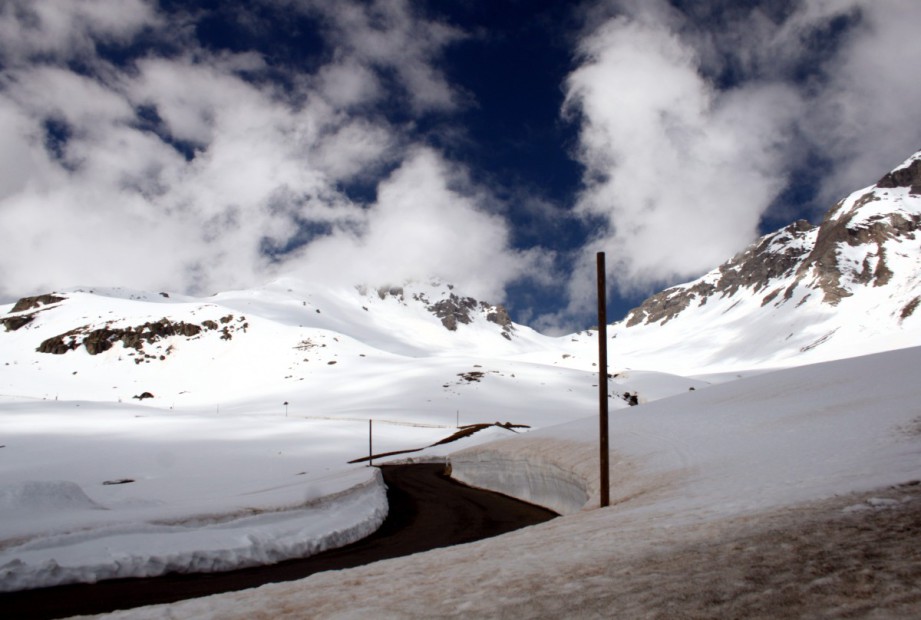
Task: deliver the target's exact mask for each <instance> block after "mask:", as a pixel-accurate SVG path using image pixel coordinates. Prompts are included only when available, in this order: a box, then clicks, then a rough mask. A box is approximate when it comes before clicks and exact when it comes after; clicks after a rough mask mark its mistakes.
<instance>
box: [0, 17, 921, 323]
mask: <svg viewBox="0 0 921 620" xmlns="http://www.w3.org/2000/svg"><path fill="white" fill-rule="evenodd" d="M918 25H921V4H919V3H917V2H916V1H914V0H808V1H807V0H763V1H760V2H758V1H752V2H731V1H728V0H711V1H694V2H689V1H685V0H672V1H671V2H669V1H666V0H611V1H608V2H598V1H596V2H582V3H580V2H563V1H558V2H552V1H538V0H531V1H526V0H520V1H519V0H508V1H505V2H492V1H490V2H487V1H485V0H440V1H435V0H430V1H417V2H408V1H401V0H391V1H383V0H378V1H376V2H374V1H358V0H343V1H337V2H333V1H330V0H252V1H250V2H239V3H234V2H217V1H205V0H198V1H182V2H179V1H167V0H162V1H160V2H156V1H154V0H81V1H77V0H75V1H73V2H53V1H50V0H6V1H4V2H0V131H2V132H3V135H4V138H5V139H4V141H3V144H2V145H0V247H2V248H3V251H2V253H0V299H7V300H8V299H13V298H16V297H19V296H22V295H26V294H31V293H37V292H42V291H47V290H49V289H53V288H61V287H69V286H81V285H90V286H93V285H95V286H104V285H108V286H129V287H133V288H141V289H155V290H173V291H183V292H189V293H196V294H208V293H212V292H216V291H219V290H226V289H230V288H241V287H250V286H257V285H259V284H262V283H265V282H267V281H269V280H271V279H272V278H274V277H276V276H278V275H287V274H290V275H295V276H299V277H303V278H306V279H310V280H315V281H318V282H321V283H327V282H328V283H330V284H337V285H338V284H348V285H353V284H365V285H371V286H379V285H384V284H397V283H399V282H402V281H404V280H406V279H419V278H429V277H439V278H441V279H443V280H446V281H449V282H452V283H454V284H455V285H456V286H457V288H458V290H460V291H464V292H466V293H467V294H470V295H472V296H475V297H478V298H480V299H484V300H490V301H493V302H503V303H505V304H506V305H507V306H508V307H509V309H510V311H511V313H512V316H513V318H514V319H515V320H517V321H519V322H522V323H527V324H530V325H532V326H535V327H537V328H538V329H541V330H543V331H547V332H551V333H561V332H565V331H569V330H576V329H581V328H584V327H587V326H589V325H591V324H593V323H594V316H593V312H594V281H593V278H594V274H593V269H594V254H595V252H597V251H599V250H603V251H605V252H606V253H607V255H608V265H609V290H610V301H609V305H610V314H611V317H612V318H613V319H616V318H619V317H620V316H622V315H623V314H624V313H625V312H626V311H627V310H628V309H629V308H630V307H632V306H634V305H636V304H637V303H638V302H639V301H641V300H642V299H643V298H644V297H645V296H646V295H648V294H650V293H653V292H656V291H657V290H660V289H661V288H663V287H665V286H667V285H670V284H674V283H678V282H683V281H687V280H690V279H693V278H694V277H697V276H699V275H701V274H703V273H704V272H706V271H708V270H709V269H712V268H713V267H715V266H717V265H718V264H720V263H721V262H723V261H724V260H726V259H728V258H730V257H731V256H732V255H733V254H734V253H736V252H737V251H739V250H741V249H743V248H744V247H745V246H746V245H747V244H748V243H750V242H751V241H752V240H753V239H754V238H755V237H756V236H757V235H758V234H760V233H764V232H768V231H770V230H774V229H776V228H778V227H780V226H783V225H785V224H786V223H788V222H790V221H793V220H794V219H797V218H801V217H805V218H807V219H811V220H813V221H817V219H818V218H820V217H821V214H822V212H823V211H824V210H825V209H827V208H828V207H829V206H831V204H833V203H834V202H835V201H836V200H837V199H839V198H841V197H842V196H843V195H845V194H847V193H849V192H850V191H852V190H855V189H858V188H860V187H862V186H865V185H868V184H870V183H872V182H874V181H875V180H876V179H877V178H878V177H880V176H881V175H882V174H883V173H884V172H886V171H888V170H889V169H891V168H892V167H894V166H896V165H897V164H899V163H900V162H901V161H902V160H904V159H905V158H907V157H908V156H909V155H911V154H912V153H913V152H914V151H915V150H917V149H918V148H921V123H919V122H918V116H919V112H918V110H921V84H919V83H918V81H917V80H915V79H914V78H913V75H912V74H911V71H910V70H906V67H914V66H918V65H919V61H921V43H919V42H917V41H916V40H917V37H916V36H915V34H914V33H915V31H916V30H917V27H918Z"/></svg>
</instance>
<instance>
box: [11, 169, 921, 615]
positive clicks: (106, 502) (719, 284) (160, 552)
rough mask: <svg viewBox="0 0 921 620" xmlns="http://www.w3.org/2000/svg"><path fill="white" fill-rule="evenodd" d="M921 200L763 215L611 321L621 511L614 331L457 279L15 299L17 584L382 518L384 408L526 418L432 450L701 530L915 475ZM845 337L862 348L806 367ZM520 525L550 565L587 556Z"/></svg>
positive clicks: (897, 173)
mask: <svg viewBox="0 0 921 620" xmlns="http://www.w3.org/2000/svg"><path fill="white" fill-rule="evenodd" d="M919 196H921V157H919V156H917V155H916V156H915V157H913V158H912V159H910V160H909V161H907V162H906V163H905V164H904V165H903V166H901V167H899V168H897V169H896V170H894V171H893V172H892V173H890V174H888V175H886V177H884V178H883V179H881V180H880V182H879V183H877V184H876V185H874V186H872V187H870V188H867V189H865V190H861V192H857V193H855V194H854V195H852V196H851V197H849V198H847V199H845V200H844V201H842V202H841V203H839V204H838V205H836V206H835V207H834V208H833V209H832V210H831V211H830V212H829V214H828V216H827V217H826V219H825V221H824V222H823V223H822V225H821V226H819V227H817V228H816V227H812V226H810V225H808V224H805V223H797V224H795V225H791V226H790V227H787V228H785V229H783V230H781V231H778V232H776V233H774V234H772V235H768V236H766V237H764V238H762V239H761V240H759V241H758V242H756V243H755V244H754V245H753V246H752V247H751V248H749V250H747V251H746V252H743V253H741V254H740V255H739V256H737V257H735V258H733V259H732V260H731V261H729V262H728V263H726V264H725V265H723V266H721V267H720V268H718V269H716V270H714V271H713V272H711V273H710V274H707V275H706V276H704V277H703V278H701V279H699V280H697V281H695V282H692V283H688V284H686V285H682V286H679V287H675V288H673V289H669V290H668V291H663V292H662V293H660V294H658V295H656V296H653V297H652V298H650V300H647V302H645V303H644V304H643V305H642V306H640V307H639V308H638V309H637V310H635V311H634V312H633V313H632V314H631V315H630V316H628V317H627V319H626V320H625V321H623V322H621V323H619V324H616V325H614V326H612V328H611V330H610V332H609V333H610V338H611V342H610V343H609V346H608V350H609V354H610V358H611V359H610V372H611V377H610V379H609V393H610V398H611V405H612V409H613V414H614V419H613V423H612V449H613V450H614V452H615V455H616V457H617V458H616V459H615V461H614V464H613V470H612V480H613V481H614V482H615V491H614V493H613V496H614V497H615V499H616V502H617V506H616V507H615V509H612V510H611V511H586V508H591V507H592V506H593V502H597V494H598V490H597V478H596V476H597V474H596V473H595V469H596V468H597V454H596V451H595V448H594V442H595V438H594V432H595V431H594V425H595V422H594V420H593V418H591V417H589V416H591V415H592V414H593V412H594V411H595V408H596V403H595V399H596V395H597V381H598V377H597V374H596V369H597V365H596V347H597V332H592V331H588V332H580V333H576V334H571V335H568V336H565V337H561V338H549V337H545V336H542V335H541V334H538V333H536V332H534V331H533V330H530V329H528V328H527V327H524V326H521V325H515V324H514V323H512V322H511V321H510V320H509V319H508V315H507V314H506V313H505V311H504V309H502V308H501V306H494V305H491V304H488V303H483V302H479V301H476V300H473V299H469V298H466V297H464V296H463V295H462V294H461V293H460V292H458V291H454V290H453V287H451V286H450V285H448V284H443V283H438V282H434V283H429V284H419V283H415V284H412V283H407V284H403V285H402V286H385V287H382V288H369V287H355V288H348V289H328V288H317V287H314V286H312V285H310V284H309V283H304V282H299V281H297V280H294V279H289V278H283V279H280V280H278V281H276V282H273V283H271V284H269V285H267V286H265V287H262V288H260V289H254V290H245V291H233V292H226V293H220V294H218V295H214V296H212V297H208V298H192V297H186V296H181V295H175V294H167V293H149V292H141V291H128V290H121V289H92V290H87V289H74V290H69V291H62V292H56V293H54V294H53V295H49V296H44V297H40V298H30V299H24V300H22V301H21V302H20V303H17V304H15V305H12V304H11V305H8V306H5V307H0V323H2V325H3V330H2V331H0V363H2V367H0V371H2V372H0V517H2V518H0V589H4V590H12V589H18V588H25V587H37V586H42V585H51V584H56V583H66V582H71V581H93V580H96V579H101V578H108V577H113V576H129V575H150V574H160V573H162V572H165V571H170V570H179V571H188V570H223V569H226V568H233V567H237V566H245V565H250V564H253V563H258V562H266V561H275V560H277V559H281V558H284V557H290V556H291V555H293V554H301V553H312V552H314V551H316V550H319V549H321V548H325V547H328V546H334V545H338V544H343V543H345V542H348V541H350V540H353V539H354V538H356V537H358V536H362V535H365V534H367V533H369V532H370V531H373V529H374V528H375V527H377V525H378V524H379V523H380V521H381V519H382V518H383V515H384V511H385V507H384V506H383V504H382V497H383V493H382V488H381V483H380V478H379V477H378V476H376V475H375V474H374V473H373V470H371V469H368V468H366V467H362V466H360V465H350V464H349V463H348V462H349V461H351V460H354V459H356V458H359V457H362V456H365V455H366V454H367V452H368V430H369V426H368V421H369V420H373V429H374V430H373V438H372V439H373V442H374V451H375V452H378V453H383V452H392V451H399V450H409V449H417V448H424V447H426V446H431V445H432V444H434V443H436V442H437V441H439V440H441V439H442V438H444V437H446V436H448V435H450V434H452V433H453V431H454V429H455V427H456V426H457V425H463V424H470V423H478V422H493V421H509V422H512V423H515V424H524V425H529V426H530V427H532V428H533V429H535V430H533V431H532V432H529V433H526V434H525V435H524V436H522V437H515V438H514V440H509V441H500V442H493V443H490V444H488V445H481V444H486V442H487V441H488V440H494V439H496V436H497V434H499V433H504V434H506V435H508V436H509V437H511V436H512V434H511V432H510V431H505V430H500V429H498V428H493V430H491V431H489V432H488V433H483V434H478V435H474V436H472V437H470V438H467V439H465V440H463V441H462V442H460V443H458V444H449V445H447V446H444V445H443V446H439V447H437V448H427V449H425V450H423V451H422V452H414V453H413V458H435V457H437V458H443V457H444V455H445V454H446V453H448V452H451V451H455V453H454V454H453V455H452V456H451V460H452V464H453V467H454V471H455V472H456V476H458V477H459V478H461V479H463V480H466V481H468V482H470V483H472V484H477V485H480V486H485V487H488V488H494V489H497V490H500V491H502V492H505V493H508V494H510V495H516V496H519V497H522V498H525V499H528V500H530V501H534V502H538V503H542V504H544V505H547V506H550V507H552V508H554V509H555V510H557V511H559V512H561V513H563V514H566V515H570V516H571V517H572V518H574V519H576V520H575V521H573V522H571V523H573V525H560V526H548V527H560V528H561V529H566V528H574V529H578V528H579V527H581V526H579V525H578V524H579V523H582V522H583V521H582V519H583V517H582V515H585V514H589V513H600V514H599V515H595V516H592V517H591V518H590V519H588V520H589V521H592V522H593V523H594V524H595V525H594V526H595V527H597V526H599V525H604V524H605V523H607V522H605V521H604V520H605V519H606V518H607V517H605V516H604V515H608V514H616V515H617V516H616V523H617V524H618V526H617V527H620V525H619V524H621V523H622V521H621V519H624V518H627V519H628V520H630V519H632V520H634V521H635V522H636V523H641V522H645V521H644V520H647V519H652V520H653V521H655V522H659V521H661V522H662V523H664V524H665V526H666V527H676V528H677V527H685V526H693V524H694V523H709V522H711V521H714V520H725V519H731V518H738V517H739V515H747V514H763V513H764V512H765V511H770V510H775V509H777V508H778V507H782V506H787V505H790V504H795V503H797V502H804V501H810V500H815V499H816V498H821V497H827V496H829V495H831V494H835V493H843V492H852V491H860V490H866V489H870V488H875V487H876V486H879V485H886V484H891V483H894V482H900V481H905V480H906V479H908V478H911V477H916V476H918V472H917V463H918V462H919V461H921V459H918V456H919V455H918V448H917V437H918V435H919V432H918V430H917V429H918V427H919V422H918V419H919V414H918V410H917V408H916V407H915V405H914V404H913V403H914V401H917V396H918V393H917V391H916V390H915V389H914V388H913V387H912V377H911V376H910V369H911V368H913V367H914V365H915V364H916V363H917V361H918V360H917V357H918V352H917V349H914V348H911V347H917V346H918V345H921V318H919V316H918V315H916V314H915V312H914V310H915V308H916V307H917V305H919V301H921V290H919V279H918V275H917V274H918V273H919V272H921V270H919V260H921V259H919V257H921V248H919V247H918V244H919V243H921V237H919V236H918V235H916V234H915V231H916V230H917V229H918V228H919V226H921V197H919ZM889 350H892V352H890V353H886V354H884V355H880V356H875V357H866V354H867V353H872V352H876V351H889ZM839 358H853V359H852V360H850V361H847V360H845V361H840V362H834V363H829V364H814V363H815V362H824V361H827V360H835V359H839ZM810 364H813V365H810ZM782 367H798V368H797V369H796V370H784V371H775V370H776V369H777V368H782ZM628 402H637V403H639V404H640V405H641V406H640V407H638V408H630V407H629V406H628ZM465 447H466V448H470V449H469V450H466V451H463V450H462V448H465ZM308 515H309V516H308ZM305 518H306V519H307V520H308V521H309V525H308V526H306V527H302V526H301V522H302V521H304V520H305ZM564 521H565V520H564ZM567 523H569V522H567ZM605 527H608V529H611V530H613V529H616V528H614V524H613V522H611V523H607V525H606V526H605ZM617 531H619V532H622V531H625V530H617ZM521 536H522V537H524V542H523V543H522V544H524V545H525V546H526V547H528V548H531V547H530V546H534V548H535V550H534V551H533V552H531V553H533V555H534V557H535V558H537V559H538V560H540V562H541V564H543V563H546V564H547V565H548V566H551V567H552V566H553V562H554V561H559V562H563V563H566V562H571V560H572V558H568V559H566V558H557V560H554V559H553V558H552V557H550V555H548V554H551V551H548V552H547V553H546V554H544V553H542V552H539V551H537V550H536V548H537V544H536V543H534V544H533V545H532V542H529V541H528V539H527V534H521ZM592 536H593V535H590V536H589V538H590V539H592ZM617 536H620V534H618V535H617ZM617 536H615V537H614V538H617ZM621 542H623V541H621ZM497 544H500V543H497ZM501 544H505V543H501ZM561 544H562V543H561ZM605 549H608V551H610V550H611V547H605V546H604V545H603V544H600V542H599V544H598V550H599V552H600V553H602V554H603V553H606V552H605V551H604V550H605ZM452 553H453V552H452ZM456 553H458V554H461V555H462V554H463V551H462V550H461V551H457V552H456ZM556 553H557V554H558V555H560V556H565V553H564V550H562V549H560V548H558V549H557V550H556ZM426 557H428V556H426ZM433 557H435V556H433ZM426 561H428V560H422V562H423V564H424V563H425V562H426ZM433 561H434V562H436V564H437V560H433ZM487 563H488V562H487ZM567 566H568V565H567ZM559 567H560V568H561V569H564V568H566V567H565V566H563V565H562V564H561V565H559ZM369 570H373V569H369ZM510 575H511V577H510V578H513V579H514V578H515V574H514V573H510ZM319 579H321V580H322V579H323V578H319ZM558 594H559V595H560V596H563V595H564V594H565V593H563V592H558ZM423 598H424V597H423ZM235 600H237V599H235ZM467 602H468V603H470V604H471V605H472V607H470V608H469V609H475V608H477V604H479V602H474V601H472V600H468V601H467ZM465 604H466V603H465ZM420 609H421V608H420ZM463 609H464V610H466V609H467V607H464V608H463ZM210 613H211V611H209V612H208V614H210ZM206 615H207V614H206ZM474 615H475V614H474Z"/></svg>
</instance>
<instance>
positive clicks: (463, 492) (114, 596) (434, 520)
mask: <svg viewBox="0 0 921 620" xmlns="http://www.w3.org/2000/svg"><path fill="white" fill-rule="evenodd" d="M381 471H382V472H383V474H384V480H385V481H386V482H387V487H388V490H387V499H388V501H389V503H390V512H389V514H388V516H387V519H386V520H385V521H384V524H383V525H382V526H381V528H380V529H379V530H378V531H377V532H375V533H374V534H372V535H371V536H369V537H368V538H365V539H364V540H360V541H358V542H356V543H353V544H351V545H348V546H346V547H340V548H339V549H333V550H331V551H326V552H324V553H320V554H318V555H314V556H311V557H309V558H304V559H300V560H288V561H286V562H281V563H279V564H273V565H270V566H259V567H253V568H246V569H241V570H236V571H229V572H224V573H204V574H194V575H180V574H170V575H165V576H163V577H154V578H149V579H116V580H112V581H103V582H100V583H96V584H78V585H70V586H58V587H55V588H42V589H39V590H26V591H22V592H12V593H7V594H0V616H2V617H4V618H17V619H20V620H32V619H36V620H38V619H45V618H63V617H67V616H72V615H78V614H98V613H103V612H108V611H114V610H116V609H128V608H131V607H140V606H142V605H153V604H156V603H172V602H174V601H179V600H182V599H187V598H194V597H198V596H206V595H209V594H217V593H219V592H228V591H231V590H242V589H245V588H253V587H256V586H260V585H262V584H265V583H271V582H277V581H291V580H293V579H301V578H303V577H306V576H308V575H312V574H313V573H318V572H320V571H325V570H338V569H343V568H351V567H353V566H360V565H362V564H368V563H370V562H375V561H377V560H384V559H387V558H394V557H398V556H402V555H409V554H412V553H418V552H420V551H427V550H429V549H435V548H437V547H447V546H450V545H457V544H461V543H465V542H471V541H474V540H480V539H481V538H489V537H490V536H497V535H499V534H503V533H505V532H510V531H512V530H516V529H518V528H521V527H524V526H526V525H533V524H535V523H541V522H543V521H547V520H549V519H552V518H553V517H555V516H556V514H555V513H553V512H550V511H549V510H545V509H543V508H540V507H538V506H534V505H532V504H527V503H524V502H520V501H518V500H515V499H512V498H509V497H506V496H504V495H499V494H497V493H490V492H489V491H483V490H480V489H474V488H472V487H468V486H465V485H462V484H460V483H458V482H456V481H454V480H452V479H451V478H449V477H448V476H446V475H445V474H444V465H439V464H424V465H385V466H383V467H382V468H381Z"/></svg>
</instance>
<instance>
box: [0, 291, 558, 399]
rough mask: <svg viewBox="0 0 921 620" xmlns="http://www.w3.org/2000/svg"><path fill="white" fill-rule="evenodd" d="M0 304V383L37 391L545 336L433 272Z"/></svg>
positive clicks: (123, 385)
mask: <svg viewBox="0 0 921 620" xmlns="http://www.w3.org/2000/svg"><path fill="white" fill-rule="evenodd" d="M0 310H6V312H5V313H4V314H2V315H0V323H2V324H3V326H4V328H5V329H3V330H0V351H2V352H3V361H4V364H5V367H4V372H3V374H2V378H0V393H4V394H15V395H21V396H31V397H44V398H55V397H59V398H65V397H66V398H86V399H91V400H112V399H122V400H127V399H130V398H132V397H135V396H138V397H140V396H142V395H143V394H144V393H147V394H150V395H152V396H153V397H154V398H156V399H158V400H159V402H161V403H162V402H164V401H165V400H168V401H169V402H170V403H179V402H185V403H192V402H196V403H197V402H202V401H204V402H220V401H221V400H227V399H228V398H236V397H238V396H239V397H243V396H245V395H246V394H251V393H253V392H254V391H255V392H259V393H265V392H267V391H275V392H277V393H278V394H280V395H282V394H291V393H292V392H295V391H299V389H300V388H299V386H298V384H299V383H301V382H306V384H307V385H310V384H315V387H320V386H328V384H329V382H330V381H331V380H345V379H346V377H348V378H349V380H350V381H356V380H360V379H361V378H362V377H363V376H364V375H365V374H366V373H365V370H366V369H367V368H368V367H373V368H374V369H375V370H373V371H371V374H378V373H379V370H378V366H376V365H375V364H374V363H370V364H369V363H368V362H369V361H370V360H376V363H377V364H384V365H385V366H388V367H390V368H391V369H392V371H393V373H392V374H393V375H394V377H397V376H398V375H399V370H400V369H405V368H406V364H407V363H409V364H410V365H413V364H414V360H417V359H418V358H429V357H435V358H438V357H441V358H444V357H451V356H452V355H458V354H460V353H461V352H462V353H463V355H464V356H468V357H473V358H490V357H496V356H502V355H507V354H512V353H518V352H521V351H522V350H526V349H527V348H528V347H529V346H531V345H533V344H534V343H535V342H536V341H540V340H544V339H543V337H542V336H540V335H539V334H537V333H536V332H534V331H533V330H530V329H529V328H527V327H524V326H520V325H515V324H513V323H512V322H511V320H510V319H509V316H508V313H507V312H506V311H505V309H504V308H503V307H502V306H495V305H491V304H487V303H485V302H479V301H476V300H474V299H472V298H469V297H464V296H461V295H458V294H457V293H456V292H455V291H454V290H453V287H452V286H451V285H448V284H440V283H434V284H425V285H420V284H407V285H405V286H400V287H397V286H388V287H384V288H379V289H368V288H363V287H357V288H350V289H349V288H346V289H340V290H336V289H329V288H320V289H318V288H315V287H313V288H312V287H310V286H309V285H307V284H305V283H303V282H299V281H296V280H292V279H282V280H278V281H276V282H274V283H272V284H270V285H268V286H265V287H263V288H260V289H255V290H247V291H236V292H228V293H221V294H218V295H215V296H212V297H208V298H192V297H186V296H181V295H175V294H169V293H146V292H138V291H129V290H124V289H91V290H86V289H75V290H69V291H63V292H55V293H51V294H46V295H41V296H36V297H28V298H23V299H21V300H19V301H18V302H17V303H15V304H13V305H12V306H8V307H6V308H0ZM437 365H438V364H437V363H436V362H432V364H430V366H437ZM469 366H470V365H469V364H466V365H464V366H462V367H460V368H458V370H457V371H456V372H454V373H453V374H450V373H449V375H447V376H445V377H439V378H436V379H434V381H435V382H436V383H435V384H434V387H437V388H441V386H442V385H443V384H444V383H445V382H446V381H449V380H450V379H451V378H453V379H455V380H456V378H457V373H458V372H462V371H470V370H471V368H470V367H469ZM38 371H41V372H40V373H39V372H38Z"/></svg>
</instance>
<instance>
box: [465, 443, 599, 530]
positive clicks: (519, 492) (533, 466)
mask: <svg viewBox="0 0 921 620" xmlns="http://www.w3.org/2000/svg"><path fill="white" fill-rule="evenodd" d="M590 448H591V447H590V446H588V445H586V444H584V443H578V442H574V441H570V442H566V441H555V440H552V439H545V438H540V439H534V438H531V437H522V438H520V439H519V440H514V439H512V440H507V441H498V442H494V443H490V444H488V445H486V446H479V447H474V448H469V449H467V450H462V451H460V452H455V453H454V454H452V455H451V459H450V461H451V477H452V478H454V479H455V480H458V481H460V482H463V483H464V484H468V485H470V486H474V487H480V488H484V489H492V490H496V491H500V492H501V493H504V494H505V495H509V496H511V497H515V498H518V499H521V500H524V501H526V502H530V503H532V504H538V505H540V506H544V507H546V508H549V509H550V510H553V511H554V512H557V513H559V514H561V515H567V514H572V513H574V512H579V511H580V510H582V508H584V507H585V505H586V503H587V502H588V500H589V498H590V497H591V496H592V495H593V494H594V493H595V491H596V488H597V480H596V479H595V478H593V477H592V474H591V472H590V471H589V470H590V469H591V468H592V467H597V463H598V459H597V455H596V454H594V453H592V451H591V449H590ZM593 459H594V461H593Z"/></svg>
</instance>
